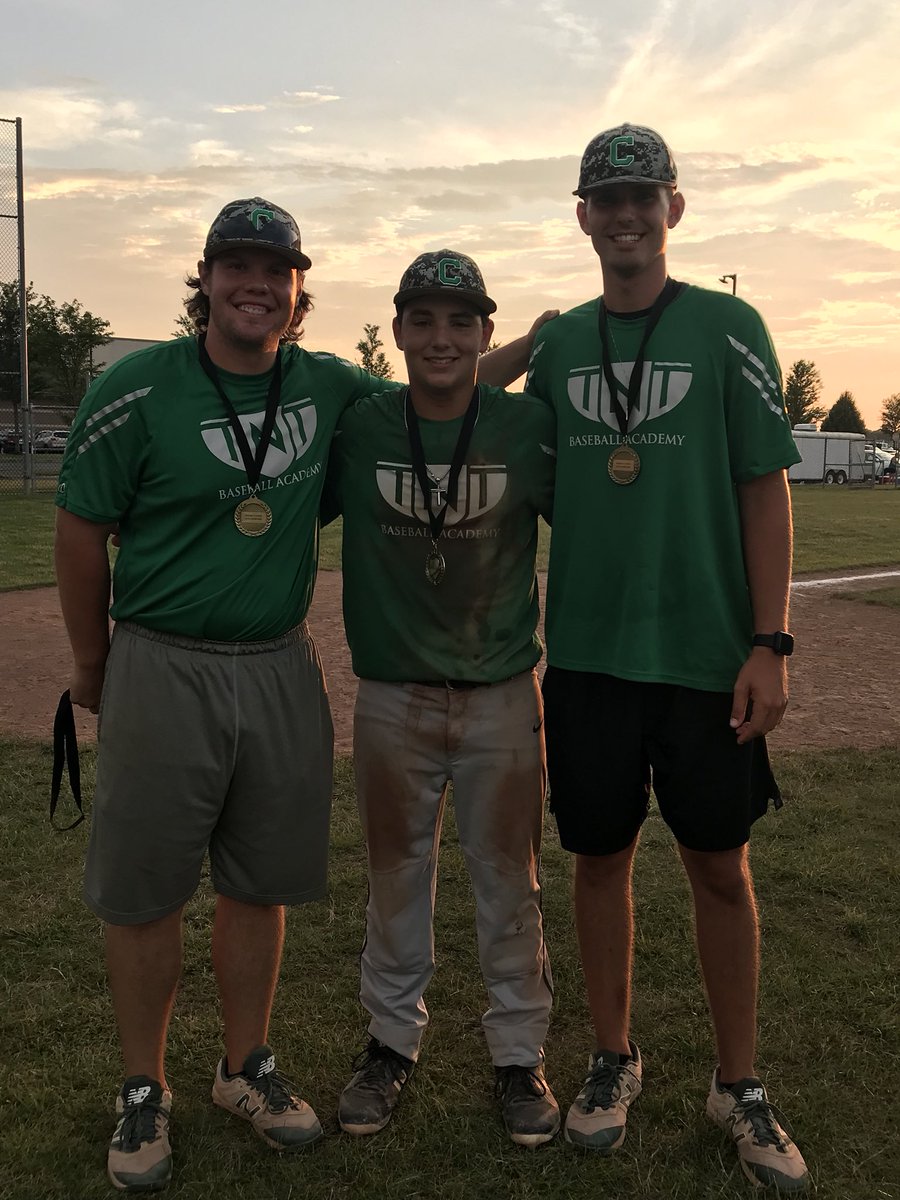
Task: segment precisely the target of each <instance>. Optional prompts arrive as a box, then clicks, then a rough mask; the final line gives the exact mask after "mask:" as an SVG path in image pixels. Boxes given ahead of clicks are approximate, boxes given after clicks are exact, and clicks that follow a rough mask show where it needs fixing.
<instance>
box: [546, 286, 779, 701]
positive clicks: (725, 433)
mask: <svg viewBox="0 0 900 1200" xmlns="http://www.w3.org/2000/svg"><path fill="white" fill-rule="evenodd" d="M598 306H599V301H598V300H592V301H590V302H589V303H587V304H583V305H581V306H580V307H578V308H575V309H572V310H571V311H570V312H567V313H565V314H563V315H562V316H561V317H559V318H557V320H555V321H551V322H550V323H549V324H547V325H545V326H544V327H543V328H542V329H541V330H540V332H539V333H538V336H537V338H536V340H535V346H534V350H533V353H532V358H531V364H530V367H529V376H528V382H527V384H526V388H527V390H528V391H529V392H531V393H532V394H534V395H536V396H540V397H541V398H542V399H544V400H547V401H549V402H550V403H551V404H552V405H553V407H554V408H555V409H556V415H557V422H558V424H557V442H558V455H559V458H558V466H557V481H556V500H555V505H554V520H553V539H552V543H551V548H550V569H549V579H548V589H547V614H546V634H547V661H548V662H549V663H551V664H552V665H553V666H557V667H563V668H566V669H568V670H580V671H598V672H603V673H606V674H610V675H616V676H619V677H621V678H624V679H633V680H639V681H640V680H644V681H656V682H661V683H675V684H683V685H685V686H688V687H694V688H700V689H703V690H707V691H729V690H730V689H731V688H732V687H733V685H734V681H735V677H736V676H737V673H738V671H739V670H740V668H741V666H742V664H743V662H744V661H745V659H746V657H747V654H748V652H749V648H750V638H751V636H752V633H753V629H752V614H751V609H750V600H749V593H748V590H747V578H746V573H745V570H744V562H743V552H742V542H741V525H740V514H739V510H738V497H737V491H736V485H737V484H739V483H743V482H747V481H749V480H751V479H754V478H756V477H757V476H760V475H765V474H767V473H769V472H772V471H777V470H780V469H781V468H783V467H787V466H789V465H790V464H791V463H795V462H798V461H799V455H798V454H797V450H796V447H795V446H794V443H793V438H792V437H791V431H790V427H789V425H788V422H787V418H786V416H785V413H784V402H783V398H782V392H781V371H780V368H779V366H778V362H777V359H776V357H775V351H774V349H773V347H772V343H771V339H770V337H769V334H768V331H767V329H766V327H765V325H764V324H763V321H762V319H761V317H760V316H759V314H758V313H757V312H756V311H755V310H754V309H753V308H751V307H750V306H749V305H747V304H745V303H743V301H741V300H739V299H737V298H736V297H734V296H729V295H727V294H725V293H721V294H720V293H716V292H710V291H706V290H704V289H702V288H697V287H687V288H686V289H685V290H684V291H683V292H682V293H681V294H680V295H679V296H678V298H677V299H676V300H675V302H674V303H673V304H671V305H670V306H669V308H667V309H666V311H665V312H664V314H663V316H662V319H661V321H660V323H659V324H658V325H657V327H656V329H655V330H654V332H653V334H652V336H651V339H650V342H649V345H648V348H647V351H646V362H645V365H644V372H643V377H642V385H641V393H640V398H639V403H638V405H637V408H636V410H635V411H634V412H633V413H632V415H631V419H630V423H629V434H628V441H629V442H630V443H631V444H632V446H633V447H634V449H635V450H636V451H637V453H638V454H639V456H640V460H641V470H640V474H639V475H638V477H637V479H636V480H635V481H634V482H633V483H631V484H627V485H624V484H619V483H615V482H614V481H613V480H612V479H611V478H610V475H609V472H608V462H609V456H610V454H611V453H612V451H613V450H614V449H615V447H616V446H617V445H618V444H619V443H620V442H621V441H622V440H623V439H622V436H621V434H620V432H619V426H618V423H617V421H616V418H615V415H614V414H613V411H612V406H611V404H610V398H609V394H608V388H607V385H606V381H605V379H604V377H603V371H602V368H601V365H600V338H599V333H598ZM644 326H645V318H638V319H637V320H629V319H623V318H616V317H611V318H610V320H609V327H610V338H609V341H610V350H611V358H612V360H613V363H614V374H615V376H616V379H617V380H618V381H620V383H621V392H622V393H623V394H624V393H625V392H626V391H627V383H628V379H629V377H630V373H631V365H632V361H633V359H634V357H635V354H636V353H637V349H638V346H639V343H640V340H641V336H642V334H643V330H644Z"/></svg>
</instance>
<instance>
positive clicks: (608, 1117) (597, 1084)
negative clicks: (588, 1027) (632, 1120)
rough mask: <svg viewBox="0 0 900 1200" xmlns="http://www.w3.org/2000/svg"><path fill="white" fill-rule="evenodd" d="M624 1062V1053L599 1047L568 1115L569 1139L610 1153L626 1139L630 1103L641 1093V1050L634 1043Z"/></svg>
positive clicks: (630, 1044) (600, 1151) (567, 1135)
mask: <svg viewBox="0 0 900 1200" xmlns="http://www.w3.org/2000/svg"><path fill="white" fill-rule="evenodd" d="M628 1046H629V1049H630V1051H631V1053H630V1054H629V1056H628V1057H627V1058H626V1059H625V1061H624V1062H622V1061H620V1060H621V1059H622V1055H621V1054H616V1053H614V1052H611V1051H609V1050H596V1051H594V1053H593V1054H592V1055H591V1057H590V1059H589V1060H588V1075H587V1079H585V1081H584V1087H583V1088H582V1089H581V1091H580V1092H579V1093H578V1095H577V1096H576V1097H575V1100H574V1101H573V1103H572V1107H571V1108H570V1109H569V1111H568V1113H567V1115H566V1141H567V1142H572V1143H573V1145H576V1146H583V1147H584V1148H585V1149H586V1150H596V1151H597V1152H598V1153H599V1154H611V1153H612V1152H613V1150H617V1149H618V1148H619V1146H621V1145H622V1143H623V1142H624V1141H625V1122H626V1121H627V1120H628V1109H629V1107H630V1105H631V1104H632V1103H633V1102H634V1101H635V1100H636V1099H637V1098H638V1096H639V1095H640V1094H641V1075H642V1070H641V1052H640V1050H638V1048H637V1046H636V1045H635V1044H634V1042H629V1043H628Z"/></svg>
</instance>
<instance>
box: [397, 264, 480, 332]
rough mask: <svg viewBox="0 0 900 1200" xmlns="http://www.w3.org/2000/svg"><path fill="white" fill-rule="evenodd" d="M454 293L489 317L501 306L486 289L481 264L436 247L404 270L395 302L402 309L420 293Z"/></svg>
mask: <svg viewBox="0 0 900 1200" xmlns="http://www.w3.org/2000/svg"><path fill="white" fill-rule="evenodd" d="M450 294H453V295H455V296H458V297H459V299H460V300H466V301H467V302H468V303H469V304H473V305H474V306H475V308H477V309H479V311H481V312H483V313H485V314H486V315H487V316H490V315H491V313H492V312H496V311H497V305H496V304H495V303H494V301H493V300H492V299H491V298H490V296H489V295H488V294H487V291H486V290H485V286H484V280H483V279H482V277H481V272H480V271H479V270H478V266H477V264H476V263H475V262H474V261H473V260H472V259H471V258H469V256H468V255H467V254H460V253H459V251H458V250H432V251H429V253H428V254H420V255H419V257H418V258H417V259H415V260H414V261H413V262H411V263H410V264H409V266H408V267H407V268H406V270H405V271H404V272H403V278H402V279H401V280H400V290H399V292H398V293H397V295H396V296H395V297H394V303H395V304H396V305H397V307H398V308H399V307H400V306H401V305H402V304H406V303H407V301H409V300H416V299H418V298H419V297H420V296H447V295H450Z"/></svg>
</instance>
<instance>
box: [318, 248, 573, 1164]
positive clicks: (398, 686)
mask: <svg viewBox="0 0 900 1200" xmlns="http://www.w3.org/2000/svg"><path fill="white" fill-rule="evenodd" d="M394 300H395V303H396V306H397V316H396V318H395V319H394V325H393V328H394V336H395V338H396V341H397V345H398V346H399V347H400V349H401V350H402V351H403V353H404V357H405V359H406V366H407V371H408V375H409V388H408V389H407V390H406V391H405V392H403V393H398V392H389V393H386V394H385V395H382V396H375V397H369V398H368V399H366V400H362V401H360V402H358V403H357V404H356V405H354V407H353V408H352V409H350V410H348V412H347V413H346V414H345V415H344V417H343V418H342V419H341V422H340V425H339V427H338V437H337V439H336V441H335V448H334V457H333V462H332V467H330V468H329V470H330V471H332V470H333V479H334V483H335V492H336V503H337V507H339V508H340V510H341V511H342V512H343V515H344V532H343V539H344V540H343V572H344V622H345V626H346V630H347V637H348V641H349V643H350V649H351V651H352V656H353V669H354V671H355V672H356V674H357V675H358V676H359V677H360V687H359V697H358V700H357V705H356V713H355V723H354V761H355V768H356V781H357V796H358V802H359V810H360V816H361V820H362V825H363V829H364V832H365V836H366V847H367V852H368V865H369V900H368V906H367V909H366V940H365V945H364V948H363V952H362V960H361V972H362V982H361V988H360V997H361V999H362V1003H363V1005H364V1006H365V1008H366V1009H367V1010H368V1012H369V1014H370V1017H371V1020H370V1023H369V1035H370V1037H369V1042H368V1045H367V1047H366V1048H365V1050H364V1051H363V1053H362V1054H361V1055H360V1056H359V1058H358V1059H357V1060H356V1062H355V1063H354V1075H353V1078H352V1079H351V1080H350V1082H349V1083H348V1085H347V1087H346V1088H345V1089H344V1091H343V1093H342V1095H341V1099H340V1107H339V1116H340V1123H341V1127H342V1128H343V1129H344V1130H346V1131H348V1132H350V1133H353V1134H371V1133H375V1132H377V1131H378V1130H380V1129H383V1128H384V1126H385V1125H386V1124H387V1123H388V1121H389V1120H390V1118H391V1115H392V1112H393V1109H394V1106H395V1104H396V1102H397V1099H398V1097H399V1094H400V1089H401V1088H402V1087H403V1085H404V1084H405V1083H406V1081H407V1080H408V1079H409V1077H410V1075H411V1074H412V1072H413V1068H414V1066H415V1064H416V1061H417V1059H418V1056H419V1045H420V1041H421V1038H422V1034H423V1032H424V1029H425V1024H426V1022H427V1019H428V1012H427V1009H426V1007H425V1002H424V999H423V994H424V992H425V989H426V986H427V984H428V981H429V979H430V978H431V975H432V971H433V969H434V935H433V926H432V921H433V914H434V902H435V890H436V882H437V863H438V847H439V843H440V831H441V822H442V818H443V813H444V805H445V802H446V798H447V789H448V786H449V784H450V783H451V782H452V783H453V797H454V807H455V810H456V821H457V827H458V830H459V839H460V844H461V847H462V851H463V854H464V856H465V859H466V863H467V866H468V869H469V876H470V878H471V881H472V886H473V891H474V894H475V900H476V907H477V934H478V946H479V957H480V961H481V969H482V973H483V977H484V981H485V986H486V989H487V992H488V998H489V1007H488V1010H487V1012H486V1013H485V1015H484V1018H483V1027H484V1032H485V1036H486V1038H487V1042H488V1047H489V1049H490V1053H491V1057H492V1059H493V1062H494V1067H495V1073H496V1091H497V1096H498V1099H499V1102H500V1107H501V1112H502V1115H503V1118H504V1121H505V1123H506V1127H507V1130H508V1132H509V1134H510V1136H511V1138H512V1139H513V1141H515V1142H517V1143H519V1144H521V1145H526V1146H536V1145H539V1144H540V1143H542V1142H546V1141H549V1140H550V1139H551V1138H552V1137H553V1136H554V1135H555V1133H556V1132H557V1130H558V1128H559V1109H558V1107H557V1105H556V1101H555V1100H554V1098H553V1095H552V1093H551V1092H550V1089H549V1087H548V1086H547V1084H546V1082H545V1080H544V1073H543V1049H542V1047H543V1041H544V1036H545V1034H546V1032H547V1024H548V1019H549V1013H550V1003H551V982H550V973H549V964H548V961H547V955H546V950H545V948H544V939H543V922H542V917H541V906H540V883H539V875H538V868H539V857H540V847H541V825H542V817H543V802H544V793H545V785H546V776H545V766H544V740H543V731H542V728H541V726H542V712H541V698H540V691H539V689H538V685H537V680H536V677H535V671H534V666H535V663H536V662H537V661H538V658H539V657H540V653H541V646H540V642H539V641H538V639H537V636H536V634H535V626H536V623H537V616H538V599H537V589H536V583H535V553H536V549H537V520H538V515H539V514H541V513H543V514H544V515H545V516H549V513H550V507H551V503H552V483H553V467H554V459H555V456H554V453H553V444H554V439H555V421H554V418H553V414H552V412H551V410H550V409H549V408H548V407H547V406H546V405H544V404H541V403H540V402H539V401H536V400H534V399H532V398H530V397H511V396H508V395H506V394H505V393H503V392H500V391H499V390H498V389H496V388H489V387H484V386H480V385H478V386H476V383H475V372H476V366H477V363H478V357H479V354H480V353H482V352H483V351H484V350H485V349H486V347H487V345H488V343H489V341H490V338H491V333H492V331H493V322H492V321H491V313H493V312H494V310H495V309H496V305H495V304H494V302H493V300H491V299H490V298H489V297H488V295H487V293H486V291H485V286H484V282H483V279H482V277H481V273H480V271H479V269H478V267H477V266H476V264H475V263H474V262H473V261H472V260H471V259H470V258H467V257H466V256H465V255H464V254H460V253H458V252H457V251H453V250H439V251H436V252H434V253H429V254H423V255H420V256H419V257H418V258H417V259H416V260H415V261H414V262H413V263H412V264H411V266H410V267H409V268H408V269H407V271H406V272H405V274H404V275H403V278H402V280H401V283H400V290H399V291H398V292H397V295H396V296H395V297H394Z"/></svg>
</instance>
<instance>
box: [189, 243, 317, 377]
mask: <svg viewBox="0 0 900 1200" xmlns="http://www.w3.org/2000/svg"><path fill="white" fill-rule="evenodd" d="M198 271H199V275H200V286H201V288H202V290H203V291H204V293H205V294H206V295H207V296H208V298H209V328H208V331H207V339H206V344H207V349H208V351H209V354H210V356H211V358H212V360H213V362H215V363H217V364H218V365H219V366H222V367H224V368H225V369H226V370H237V371H241V370H242V369H243V370H256V369H259V367H258V364H259V359H260V357H261V356H262V357H265V356H269V355H272V354H274V353H275V351H276V350H277V349H278V343H279V340H280V339H281V336H282V334H283V333H284V332H285V330H286V329H287V327H288V325H289V324H290V322H291V319H292V317H293V315H294V310H295V308H296V304H297V294H298V286H299V284H298V278H297V269H296V268H295V267H294V266H292V265H291V263H290V262H289V261H288V260H287V259H286V258H284V257H283V256H282V255H280V254H277V253H275V252H274V251H272V250H263V249H256V248H252V247H251V248H248V249H244V248H241V249H238V250H224V251H223V252H222V253H221V254H217V255H216V256H215V258H213V259H212V260H211V261H209V262H206V261H202V262H200V263H198Z"/></svg>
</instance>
